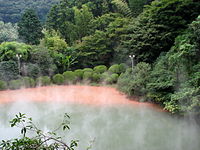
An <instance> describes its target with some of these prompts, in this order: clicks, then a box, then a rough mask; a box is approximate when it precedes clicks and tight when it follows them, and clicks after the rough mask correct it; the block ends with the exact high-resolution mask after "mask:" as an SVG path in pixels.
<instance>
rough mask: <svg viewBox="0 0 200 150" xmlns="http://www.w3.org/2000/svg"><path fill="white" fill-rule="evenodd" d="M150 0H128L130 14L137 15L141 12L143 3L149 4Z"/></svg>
mask: <svg viewBox="0 0 200 150" xmlns="http://www.w3.org/2000/svg"><path fill="white" fill-rule="evenodd" d="M151 1H153V0H128V5H129V8H130V10H131V11H132V16H133V17H137V16H138V15H139V14H140V13H142V11H143V9H144V7H145V5H147V4H150V2H151Z"/></svg>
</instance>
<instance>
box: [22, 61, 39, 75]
mask: <svg viewBox="0 0 200 150" xmlns="http://www.w3.org/2000/svg"><path fill="white" fill-rule="evenodd" d="M23 74H24V75H25V76H29V77H32V78H37V77H39V76H40V67H39V66H38V65H37V64H32V63H28V64H26V65H25V66H24V71H23Z"/></svg>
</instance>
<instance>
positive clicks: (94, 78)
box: [92, 73, 101, 83]
mask: <svg viewBox="0 0 200 150" xmlns="http://www.w3.org/2000/svg"><path fill="white" fill-rule="evenodd" d="M100 79H101V74H99V73H93V75H92V81H93V82H96V83H98V82H99V81H100Z"/></svg>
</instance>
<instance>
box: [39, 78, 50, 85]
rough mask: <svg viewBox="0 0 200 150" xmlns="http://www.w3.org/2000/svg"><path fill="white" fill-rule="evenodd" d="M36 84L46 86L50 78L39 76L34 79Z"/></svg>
mask: <svg viewBox="0 0 200 150" xmlns="http://www.w3.org/2000/svg"><path fill="white" fill-rule="evenodd" d="M36 84H37V85H40V86H47V85H50V84H51V79H50V78H49V77H48V76H41V77H39V78H37V79H36Z"/></svg>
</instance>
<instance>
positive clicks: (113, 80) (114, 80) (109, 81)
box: [105, 73, 119, 84]
mask: <svg viewBox="0 0 200 150" xmlns="http://www.w3.org/2000/svg"><path fill="white" fill-rule="evenodd" d="M118 77H119V75H118V74H117V73H113V74H111V75H109V76H106V78H105V82H106V83H107V84H114V83H117V80H118Z"/></svg>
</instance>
